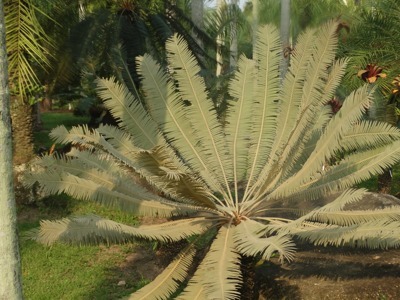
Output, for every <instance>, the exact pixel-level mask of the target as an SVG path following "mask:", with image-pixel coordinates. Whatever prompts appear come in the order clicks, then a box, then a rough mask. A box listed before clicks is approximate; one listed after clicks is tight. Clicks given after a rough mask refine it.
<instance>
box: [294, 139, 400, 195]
mask: <svg viewBox="0 0 400 300" xmlns="http://www.w3.org/2000/svg"><path fill="white" fill-rule="evenodd" d="M399 147H400V142H399V141H396V142H394V143H392V144H391V145H388V146H383V147H378V148H375V149H372V150H367V151H361V152H359V153H355V154H351V155H348V156H347V158H345V159H343V160H342V161H340V162H339V163H338V164H337V165H335V166H332V167H331V168H330V169H328V170H327V171H326V172H325V173H324V174H323V176H319V177H317V178H315V179H314V180H311V181H310V182H308V183H306V184H304V185H303V186H301V189H302V192H300V193H297V194H296V197H297V196H300V197H302V196H305V195H307V197H311V199H316V198H318V197H321V196H322V195H323V194H325V193H327V192H334V191H338V190H341V189H346V188H349V187H351V186H353V185H354V184H358V183H360V182H362V181H364V180H367V179H369V178H371V176H374V175H377V174H382V173H383V172H384V170H385V169H387V168H388V167H389V166H391V165H393V164H395V163H397V162H398V161H399V156H398V155H399V153H400V148H399ZM293 194H295V192H294V193H293Z"/></svg>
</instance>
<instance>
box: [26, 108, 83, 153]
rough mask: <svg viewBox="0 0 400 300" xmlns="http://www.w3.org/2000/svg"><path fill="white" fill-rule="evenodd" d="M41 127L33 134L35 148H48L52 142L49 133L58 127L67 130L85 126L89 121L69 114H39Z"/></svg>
mask: <svg viewBox="0 0 400 300" xmlns="http://www.w3.org/2000/svg"><path fill="white" fill-rule="evenodd" d="M41 120H42V123H43V124H42V127H41V128H40V130H38V131H36V132H34V135H33V137H34V143H35V148H36V149H39V148H41V147H44V148H46V149H48V148H50V147H51V145H52V144H53V141H52V140H51V139H50V137H49V133H50V131H51V130H52V129H53V128H54V127H57V126H58V125H64V126H65V127H67V128H68V129H69V128H71V127H72V126H76V125H79V124H85V123H87V122H88V121H89V117H87V116H74V115H73V114H72V113H70V112H47V113H42V114H41Z"/></svg>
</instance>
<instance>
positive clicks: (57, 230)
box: [25, 215, 210, 245]
mask: <svg viewBox="0 0 400 300" xmlns="http://www.w3.org/2000/svg"><path fill="white" fill-rule="evenodd" d="M209 226H210V223H207V220H206V219H205V218H201V217H200V218H193V219H182V220H177V221H171V222H166V223H161V224H155V225H141V226H138V227H132V226H127V225H124V224H120V223H117V222H114V221H111V220H107V219H104V218H101V217H99V216H96V215H86V216H76V217H71V218H63V219H60V220H55V221H49V220H43V221H41V222H40V227H39V228H38V229H34V230H31V231H29V232H28V233H27V234H25V237H26V238H29V239H33V240H36V241H38V242H40V243H42V244H45V245H52V244H54V243H56V242H60V243H66V244H75V245H83V244H85V245H92V244H93V245H97V244H101V243H104V242H106V243H108V244H109V243H114V244H115V243H125V242H129V241H132V240H133V239H134V238H145V239H150V240H158V241H163V242H172V241H179V240H182V239H184V238H186V237H189V236H192V235H198V234H201V233H203V232H205V231H206V230H207V229H208V228H209Z"/></svg>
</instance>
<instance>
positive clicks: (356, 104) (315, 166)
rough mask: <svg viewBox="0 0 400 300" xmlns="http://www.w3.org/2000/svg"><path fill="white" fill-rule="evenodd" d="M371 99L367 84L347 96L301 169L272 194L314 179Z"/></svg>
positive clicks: (283, 193)
mask: <svg viewBox="0 0 400 300" xmlns="http://www.w3.org/2000/svg"><path fill="white" fill-rule="evenodd" d="M370 99H371V98H370V94H369V92H368V87H367V86H364V87H363V88H360V89H358V90H357V91H356V92H353V93H352V94H351V95H350V96H349V97H347V98H346V100H345V102H344V104H343V109H342V110H341V111H340V112H339V113H338V114H336V115H335V116H333V117H332V119H331V121H330V122H329V123H328V125H327V127H326V129H325V130H324V133H323V134H322V136H321V137H320V139H319V140H318V142H317V143H316V145H315V149H314V151H313V153H311V155H310V156H309V158H308V159H307V161H306V162H305V163H304V165H303V166H302V168H301V170H300V171H299V172H297V173H296V174H295V175H294V176H292V177H291V178H289V179H288V180H287V181H286V182H285V183H283V184H282V185H280V186H279V187H277V189H276V190H274V191H273V192H272V193H271V195H274V196H275V194H282V195H287V193H288V188H289V189H293V187H294V186H300V185H302V184H306V183H305V182H307V181H312V180H313V179H314V177H313V176H315V174H316V173H317V172H318V171H320V170H321V168H322V166H323V164H324V163H325V161H326V160H327V159H329V158H330V157H331V156H333V155H334V154H335V151H336V150H338V149H339V148H340V139H341V136H342V135H343V133H344V132H345V131H346V130H347V128H349V127H350V126H352V124H353V123H355V122H358V121H359V120H360V118H361V117H362V114H363V112H365V109H366V108H367V107H368V105H369V103H370ZM343 112H346V113H343ZM310 179H311V180H310Z"/></svg>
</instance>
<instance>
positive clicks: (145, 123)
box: [96, 78, 161, 149]
mask: <svg viewBox="0 0 400 300" xmlns="http://www.w3.org/2000/svg"><path fill="white" fill-rule="evenodd" d="M96 83H97V93H98V95H99V97H100V98H102V99H103V101H104V104H105V105H106V107H107V108H108V109H110V111H111V113H112V114H113V116H114V117H115V118H116V119H117V120H118V121H119V124H120V126H123V127H124V128H125V129H126V130H127V131H128V132H130V133H131V134H132V136H133V137H134V138H135V143H136V145H137V146H138V147H141V148H143V149H151V148H152V147H154V146H156V145H157V144H158V142H159V140H160V139H161V136H160V134H159V132H158V129H157V125H156V124H155V123H154V121H153V120H152V119H151V118H150V117H149V115H148V114H147V112H146V110H145V109H144V107H143V106H142V104H141V103H140V101H139V100H138V99H135V98H134V96H133V95H132V94H131V92H130V91H129V90H128V88H127V87H126V86H124V85H122V84H120V83H117V82H115V79H114V78H110V79H97V82H96Z"/></svg>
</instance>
